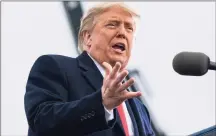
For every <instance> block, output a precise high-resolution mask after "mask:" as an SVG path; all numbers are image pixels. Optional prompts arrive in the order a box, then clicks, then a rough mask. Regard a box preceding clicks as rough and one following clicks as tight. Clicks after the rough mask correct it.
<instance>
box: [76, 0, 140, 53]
mask: <svg viewBox="0 0 216 136" xmlns="http://www.w3.org/2000/svg"><path fill="white" fill-rule="evenodd" d="M116 6H118V7H120V8H122V9H123V10H124V11H126V12H128V13H129V14H131V16H132V17H135V18H140V16H139V15H138V14H137V13H136V12H135V11H134V10H132V9H131V8H129V7H128V6H127V5H125V4H124V3H123V2H106V3H102V4H98V5H97V6H94V7H92V8H90V9H89V10H88V12H87V13H86V14H85V15H84V16H83V17H82V18H81V22H80V29H79V34H78V48H79V49H78V50H79V51H80V52H82V51H83V46H84V45H83V44H84V35H83V34H84V32H85V31H92V30H93V28H94V26H95V24H96V18H97V16H98V15H100V14H102V13H103V12H105V11H107V10H108V9H110V8H112V7H116Z"/></svg>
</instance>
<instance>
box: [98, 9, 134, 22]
mask: <svg viewBox="0 0 216 136" xmlns="http://www.w3.org/2000/svg"><path fill="white" fill-rule="evenodd" d="M98 19H99V21H102V22H106V21H109V20H119V21H123V22H126V23H129V24H132V25H134V24H135V20H134V18H133V16H132V15H131V14H130V13H129V12H128V11H126V10H124V9H123V8H121V7H110V8H109V9H107V10H105V11H104V12H103V13H102V14H101V15H99V16H98Z"/></svg>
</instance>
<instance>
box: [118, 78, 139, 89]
mask: <svg viewBox="0 0 216 136" xmlns="http://www.w3.org/2000/svg"><path fill="white" fill-rule="evenodd" d="M134 82H135V79H134V78H130V79H129V80H128V81H126V82H125V83H124V84H122V85H121V86H120V87H119V88H118V91H124V90H126V89H127V88H128V87H130V86H131V85H132V84H133V83H134Z"/></svg>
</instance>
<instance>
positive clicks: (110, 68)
mask: <svg viewBox="0 0 216 136" xmlns="http://www.w3.org/2000/svg"><path fill="white" fill-rule="evenodd" d="M102 66H103V67H104V69H105V77H107V76H108V75H109V74H110V73H111V71H112V66H111V65H110V64H109V63H107V62H103V63H102Z"/></svg>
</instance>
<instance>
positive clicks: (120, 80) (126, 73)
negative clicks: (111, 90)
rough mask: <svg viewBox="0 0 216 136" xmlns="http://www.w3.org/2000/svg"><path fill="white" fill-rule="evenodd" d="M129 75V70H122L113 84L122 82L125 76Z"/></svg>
mask: <svg viewBox="0 0 216 136" xmlns="http://www.w3.org/2000/svg"><path fill="white" fill-rule="evenodd" d="M127 75H128V71H127V70H124V71H122V72H121V73H120V74H119V75H118V77H117V78H116V79H115V80H114V81H113V86H115V85H117V84H119V83H122V81H123V80H124V78H125V77H126V76H127Z"/></svg>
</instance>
